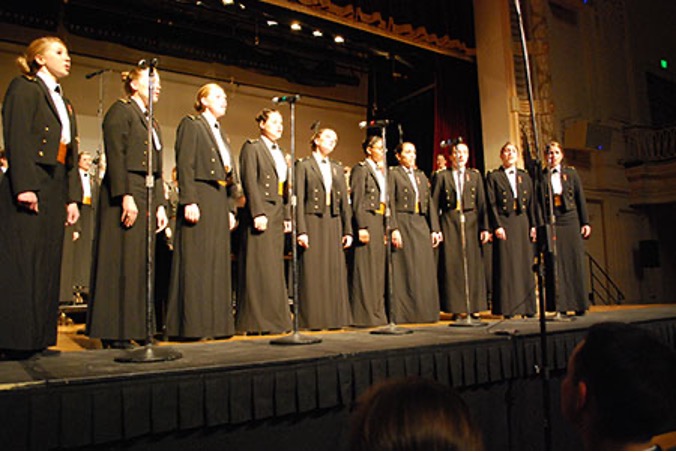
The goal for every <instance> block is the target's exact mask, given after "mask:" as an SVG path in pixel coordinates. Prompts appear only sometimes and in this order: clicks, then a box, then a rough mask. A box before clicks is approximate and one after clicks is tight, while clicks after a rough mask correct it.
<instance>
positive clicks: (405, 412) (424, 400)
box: [350, 378, 482, 450]
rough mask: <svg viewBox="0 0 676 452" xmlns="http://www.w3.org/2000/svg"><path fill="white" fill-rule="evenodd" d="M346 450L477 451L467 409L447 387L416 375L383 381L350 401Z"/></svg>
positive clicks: (478, 441)
mask: <svg viewBox="0 0 676 452" xmlns="http://www.w3.org/2000/svg"><path fill="white" fill-rule="evenodd" d="M350 445H351V448H352V450H480V449H481V447H482V440H481V435H480V433H479V431H478V430H477V428H476V427H475V425H474V423H473V421H472V419H471V415H470V412H469V409H468V408H467V405H466V404H465V402H463V400H462V399H461V398H460V396H459V395H458V394H457V393H456V392H455V390H453V389H452V388H451V387H450V386H444V385H442V384H441V383H437V382H435V381H431V380H425V379H422V378H408V379H397V380H389V381H384V382H382V383H380V384H377V385H375V386H372V387H371V388H370V389H369V390H368V391H367V392H365V393H364V394H362V395H361V397H359V399H358V400H357V402H356V405H355V409H354V411H353V413H352V418H351V435H350Z"/></svg>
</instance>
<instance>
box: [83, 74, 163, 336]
mask: <svg viewBox="0 0 676 452" xmlns="http://www.w3.org/2000/svg"><path fill="white" fill-rule="evenodd" d="M122 77H123V83H124V88H125V91H126V93H127V97H125V98H123V99H120V100H118V101H116V102H115V103H114V104H113V105H112V106H111V107H110V108H109V109H108V112H107V113H106V116H105V118H104V120H103V140H104V146H105V154H106V161H107V164H108V166H107V170H106V175H105V177H104V179H103V184H102V186H101V195H100V204H99V218H98V225H99V231H98V237H97V242H98V243H97V247H96V254H95V259H94V260H95V263H94V265H95V267H94V269H93V274H94V277H93V283H92V289H91V300H92V301H91V304H90V307H89V311H88V314H89V317H88V333H89V335H90V336H91V337H95V338H100V339H101V342H102V345H103V346H104V347H109V348H132V347H133V346H134V344H133V343H132V340H144V339H145V338H146V320H145V319H146V303H145V300H146V235H145V231H146V228H145V221H144V217H143V215H144V213H145V212H146V210H147V200H146V198H147V196H146V186H145V180H146V165H147V163H146V157H147V156H146V152H147V150H148V144H147V141H148V122H147V119H146V112H147V110H148V106H149V105H150V102H151V101H152V102H157V100H158V99H159V95H160V76H159V74H158V73H157V72H155V73H154V77H155V79H154V90H153V93H152V94H150V93H149V88H148V86H149V81H150V76H149V69H141V68H134V69H132V70H131V71H129V72H125V73H123V74H122ZM151 152H153V153H154V154H155V155H153V168H152V174H153V176H154V183H155V185H154V187H155V192H154V199H153V205H154V206H155V211H154V212H153V213H152V218H153V219H154V220H155V221H156V225H157V229H158V230H162V229H164V228H165V227H166V226H167V223H168V219H167V215H166V212H165V207H164V202H165V200H164V193H163V186H162V138H161V133H160V128H159V125H158V124H157V122H154V123H153V126H152V150H151ZM153 262H154V259H153Z"/></svg>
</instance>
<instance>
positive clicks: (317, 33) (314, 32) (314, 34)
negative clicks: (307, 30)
mask: <svg viewBox="0 0 676 452" xmlns="http://www.w3.org/2000/svg"><path fill="white" fill-rule="evenodd" d="M312 36H314V37H315V38H321V37H322V36H324V33H322V31H321V30H315V31H313V32H312Z"/></svg>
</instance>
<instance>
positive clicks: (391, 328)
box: [370, 323, 413, 336]
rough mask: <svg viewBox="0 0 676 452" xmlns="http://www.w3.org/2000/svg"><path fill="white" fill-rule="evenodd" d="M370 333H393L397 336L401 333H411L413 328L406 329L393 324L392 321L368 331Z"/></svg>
mask: <svg viewBox="0 0 676 452" xmlns="http://www.w3.org/2000/svg"><path fill="white" fill-rule="evenodd" d="M370 333H371V334H390V335H395V336H399V335H402V334H411V333H413V330H411V329H408V328H402V327H400V326H397V325H395V324H394V323H389V324H387V326H384V327H382V328H378V329H377V330H373V331H371V332H370Z"/></svg>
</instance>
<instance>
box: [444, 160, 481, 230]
mask: <svg viewBox="0 0 676 452" xmlns="http://www.w3.org/2000/svg"><path fill="white" fill-rule="evenodd" d="M464 177H465V183H464V184H463V192H462V195H461V196H462V198H461V200H462V208H463V211H465V212H472V211H476V212H477V216H478V226H479V230H480V231H486V230H488V220H487V217H486V201H485V197H484V183H483V180H482V178H481V174H480V173H479V171H477V170H475V169H473V168H466V169H465V174H464ZM432 199H433V200H434V202H435V203H437V206H438V208H439V210H440V211H441V212H442V213H443V212H450V211H453V210H456V206H457V204H458V188H457V187H456V185H455V178H454V177H453V172H452V171H451V170H450V169H446V170H443V171H441V172H439V173H438V174H437V176H436V177H435V179H434V186H433V187H432Z"/></svg>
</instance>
